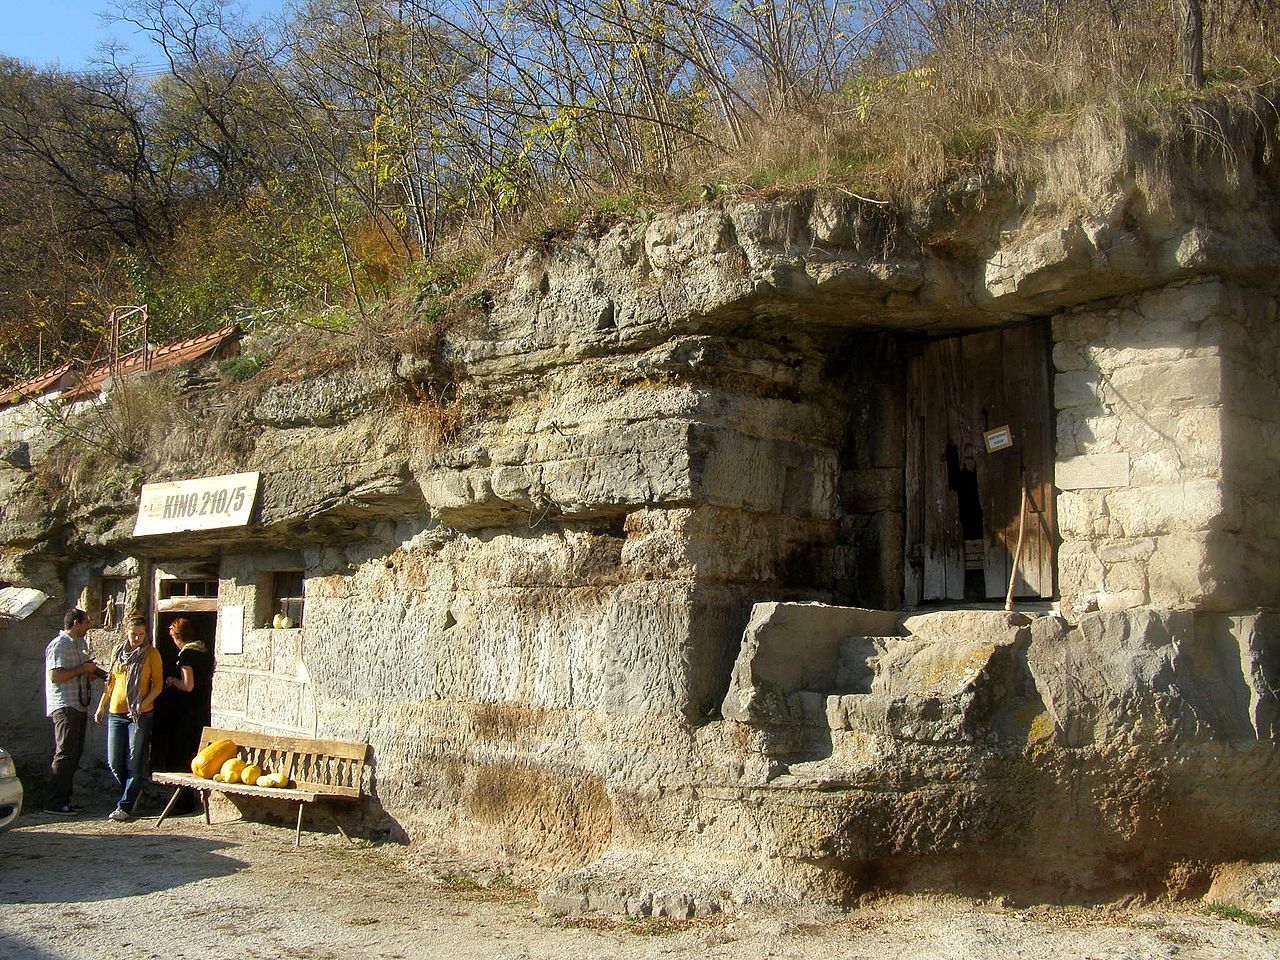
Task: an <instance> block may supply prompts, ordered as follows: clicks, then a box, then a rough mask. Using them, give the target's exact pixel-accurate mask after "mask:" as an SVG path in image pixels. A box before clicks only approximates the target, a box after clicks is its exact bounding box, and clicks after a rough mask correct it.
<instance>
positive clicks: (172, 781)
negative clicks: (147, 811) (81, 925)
mask: <svg viewBox="0 0 1280 960" xmlns="http://www.w3.org/2000/svg"><path fill="white" fill-rule="evenodd" d="M218 740H231V741H232V742H234V743H235V745H236V746H237V747H238V748H239V756H240V758H241V759H242V760H244V761H245V762H246V763H256V764H258V766H260V767H262V768H263V769H264V770H270V771H272V772H273V773H274V772H280V773H284V774H286V775H287V776H288V777H289V779H290V780H292V781H293V783H294V786H293V787H256V786H250V785H249V784H245V783H219V782H217V781H216V780H206V779H205V778H204V777H198V776H196V775H195V774H194V773H180V772H160V773H153V774H152V775H151V779H152V780H154V781H155V782H156V783H164V784H169V785H171V786H174V787H176V788H177V789H175V790H174V791H173V796H172V797H170V798H169V803H168V805H166V806H165V808H164V812H163V813H161V814H160V818H159V819H158V820H157V821H156V826H157V827H158V826H160V824H162V823H164V819H165V817H167V816H168V815H169V811H170V810H171V809H172V808H173V805H174V803H175V802H176V801H177V799H178V796H179V794H181V793H182V791H183V790H184V789H187V788H189V789H192V790H195V791H197V792H198V793H199V794H200V802H201V805H202V806H203V807H204V819H205V822H206V823H212V819H211V818H210V816H209V794H210V793H211V792H212V791H214V790H217V791H219V792H220V793H236V794H242V795H245V796H251V797H265V798H268V799H276V800H291V801H294V802H296V803H297V804H298V826H297V831H296V833H295V836H294V844H295V846H301V844H302V810H303V807H304V806H305V805H306V804H308V803H314V802H315V801H316V800H319V799H322V798H333V799H339V800H342V799H345V800H358V799H359V798H360V797H361V796H363V794H364V766H365V760H366V759H367V757H368V754H369V745H368V744H367V743H356V742H353V741H350V740H317V739H310V738H307V737H292V736H284V735H280V734H272V733H258V732H254V731H248V730H227V729H224V728H222V727H205V728H204V730H203V731H202V732H201V734H200V749H201V750H203V749H204V748H205V747H207V746H208V745H209V744H211V743H214V742H216V741H218Z"/></svg>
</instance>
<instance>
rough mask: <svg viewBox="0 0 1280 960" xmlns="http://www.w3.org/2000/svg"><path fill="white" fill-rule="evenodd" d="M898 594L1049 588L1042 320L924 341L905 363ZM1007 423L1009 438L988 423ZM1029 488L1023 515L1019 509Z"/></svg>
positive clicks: (986, 595)
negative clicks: (901, 580)
mask: <svg viewBox="0 0 1280 960" xmlns="http://www.w3.org/2000/svg"><path fill="white" fill-rule="evenodd" d="M907 390H908V422H907V435H906V439H907V464H906V496H907V524H906V536H907V543H906V548H907V562H906V565H905V571H906V583H905V586H906V590H905V592H906V597H905V599H906V602H907V603H908V604H912V603H918V602H920V601H921V600H965V599H968V600H979V599H986V600H997V599H1001V600H1002V599H1004V597H1005V593H1006V591H1007V590H1008V587H1009V577H1010V572H1011V568H1012V566H1013V558H1014V552H1015V550H1016V547H1017V542H1018V531H1019V526H1020V525H1022V526H1023V534H1022V552H1021V554H1020V557H1019V561H1018V569H1017V577H1016V579H1015V583H1014V595H1015V596H1017V597H1050V596H1052V595H1053V593H1054V531H1055V524H1054V519H1053V431H1052V422H1053V421H1052V406H1051V404H1050V399H1049V347H1048V336H1047V331H1046V328H1045V325H1044V324H1043V323H1035V324H1027V325H1024V326H1019V327H1011V328H1008V329H1005V330H993V331H989V332H986V333H974V334H969V335H967V336H963V337H951V338H948V339H945V340H935V341H931V342H929V343H926V344H924V345H923V347H922V348H921V350H920V352H919V353H918V354H917V355H916V356H913V357H911V358H910V359H909V361H908V367H907ZM1002 427H1007V428H1008V439H1009V441H1011V442H1010V443H1009V444H1008V445H1007V446H1003V448H998V449H992V448H991V447H992V446H993V445H992V444H991V443H989V442H988V440H987V439H985V438H984V435H987V437H989V438H990V439H991V440H993V441H994V446H995V447H999V446H1000V443H1001V438H1000V437H999V436H992V435H991V434H990V433H989V432H990V431H995V430H999V428H1002ZM1024 489H1025V491H1026V496H1027V510H1026V517H1025V521H1023V519H1022V516H1021V510H1022V498H1023V491H1024Z"/></svg>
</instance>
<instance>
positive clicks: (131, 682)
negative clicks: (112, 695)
mask: <svg viewBox="0 0 1280 960" xmlns="http://www.w3.org/2000/svg"><path fill="white" fill-rule="evenodd" d="M147 650H148V645H147V644H145V643H144V644H142V645H141V646H137V647H133V648H132V649H130V647H129V643H128V641H126V642H124V643H122V644H120V646H119V647H117V648H116V656H115V663H114V664H113V665H112V672H113V673H114V672H115V671H116V670H117V669H119V670H123V671H124V694H125V701H126V702H127V703H128V704H129V716H130V718H131V719H134V720H136V719H137V718H138V717H140V716H142V709H141V707H142V665H143V664H144V663H146V659H147Z"/></svg>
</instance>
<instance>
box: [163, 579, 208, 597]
mask: <svg viewBox="0 0 1280 960" xmlns="http://www.w3.org/2000/svg"><path fill="white" fill-rule="evenodd" d="M193 597H194V598H201V599H203V598H213V599H217V597H218V581H217V580H177V579H174V580H161V581H160V599H161V600H178V599H186V598H193Z"/></svg>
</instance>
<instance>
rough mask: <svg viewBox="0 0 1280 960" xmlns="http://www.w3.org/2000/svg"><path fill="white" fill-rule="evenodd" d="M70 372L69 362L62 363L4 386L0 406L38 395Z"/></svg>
mask: <svg viewBox="0 0 1280 960" xmlns="http://www.w3.org/2000/svg"><path fill="white" fill-rule="evenodd" d="M70 372H71V364H70V363H64V364H63V365H62V366H60V367H54V368H53V369H52V370H46V371H45V372H44V373H37V374H36V375H35V376H34V377H28V378H27V379H26V380H21V381H19V382H18V383H15V384H14V385H13V386H11V387H7V388H5V390H4V393H2V394H0V407H7V406H11V405H12V404H15V403H20V402H21V401H23V400H25V399H27V398H28V397H38V396H40V394H42V393H45V392H46V391H47V390H48V389H49V388H50V387H52V386H53V385H54V384H55V383H57V382H58V381H59V380H61V379H62V378H63V377H64V376H65V375H66V374H68V373H70Z"/></svg>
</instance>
